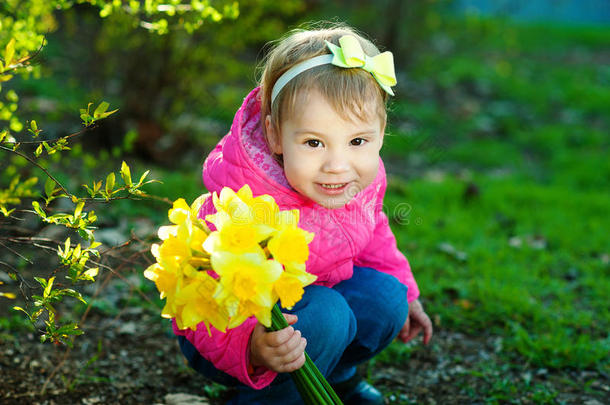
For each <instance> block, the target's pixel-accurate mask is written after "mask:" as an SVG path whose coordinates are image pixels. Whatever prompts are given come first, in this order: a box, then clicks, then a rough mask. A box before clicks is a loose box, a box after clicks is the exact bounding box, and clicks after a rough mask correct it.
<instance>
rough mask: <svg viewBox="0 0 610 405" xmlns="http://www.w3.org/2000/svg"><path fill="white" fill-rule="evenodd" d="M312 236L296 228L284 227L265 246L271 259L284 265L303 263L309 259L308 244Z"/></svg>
mask: <svg viewBox="0 0 610 405" xmlns="http://www.w3.org/2000/svg"><path fill="white" fill-rule="evenodd" d="M313 237H314V234H313V233H311V232H307V231H305V230H303V229H301V228H297V227H285V228H283V229H282V230H280V231H278V232H277V233H276V234H275V235H274V236H273V237H272V238H271V240H270V241H269V243H268V244H267V248H269V252H271V254H272V255H273V258H274V259H275V260H277V261H279V262H280V263H282V264H284V265H286V264H291V263H305V262H306V261H307V258H308V257H309V246H308V243H309V242H311V241H312V240H313Z"/></svg>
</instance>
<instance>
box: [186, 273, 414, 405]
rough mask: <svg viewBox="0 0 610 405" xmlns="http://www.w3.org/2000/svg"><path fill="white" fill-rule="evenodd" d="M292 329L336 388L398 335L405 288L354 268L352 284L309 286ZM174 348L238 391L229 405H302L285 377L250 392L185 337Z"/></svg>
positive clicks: (383, 276)
mask: <svg viewBox="0 0 610 405" xmlns="http://www.w3.org/2000/svg"><path fill="white" fill-rule="evenodd" d="M282 311H283V312H289V313H294V314H296V315H297V316H298V317H299V319H298V321H297V323H296V324H295V325H294V327H295V328H296V329H298V330H300V331H301V334H302V335H303V336H304V337H305V338H306V339H307V348H306V351H307V353H308V354H309V356H310V357H311V359H312V360H313V361H314V363H315V364H316V366H317V367H318V368H319V369H320V371H321V372H322V374H324V376H326V377H327V379H328V381H329V382H330V383H331V384H333V383H339V382H343V381H346V380H348V379H349V378H350V377H352V376H353V375H354V374H355V373H356V366H357V365H358V364H360V363H363V362H365V361H367V360H369V359H371V358H372V357H373V356H375V355H376V354H377V353H379V352H380V351H381V350H383V349H384V348H385V347H386V346H387V345H389V344H390V342H391V341H392V340H393V339H394V337H395V336H396V335H397V334H398V332H399V331H400V329H401V328H402V326H403V325H404V323H405V320H406V318H407V313H408V304H407V287H405V286H404V285H403V284H401V283H400V282H399V281H398V280H397V279H396V278H395V277H393V276H390V275H388V274H385V273H381V272H379V271H377V270H374V269H371V268H367V267H356V266H354V275H353V276H352V278H351V279H349V280H345V281H342V282H340V283H339V284H337V285H335V286H334V287H333V288H328V287H322V286H317V285H311V286H308V287H306V288H305V293H304V294H303V298H302V299H301V301H299V302H298V303H297V304H296V305H295V306H294V307H293V309H292V310H291V311H288V310H282ZM178 339H179V343H180V347H181V349H182V352H183V354H184V355H185V357H186V358H187V359H188V361H189V365H190V366H191V367H192V368H194V369H195V370H196V371H197V372H199V373H200V374H203V375H204V376H206V377H208V378H210V379H211V380H213V381H215V382H218V383H220V384H223V385H227V386H232V387H237V390H238V393H237V395H236V396H235V398H233V399H232V400H231V401H230V404H236V405H237V404H295V405H297V404H302V403H303V402H302V401H301V397H300V396H299V393H298V391H297V389H296V386H295V385H294V383H293V382H292V378H290V374H288V373H280V374H278V375H277V377H276V378H275V379H274V380H273V382H272V383H271V384H270V385H269V386H267V387H265V388H263V389H261V390H255V389H253V388H250V387H248V386H246V385H245V384H242V383H241V382H239V381H238V380H237V379H236V378H234V377H231V376H230V375H228V374H226V373H224V372H222V371H220V370H218V369H216V368H215V367H214V365H212V363H210V362H209V361H207V360H206V359H204V358H203V357H202V356H201V355H200V354H199V352H198V351H197V349H195V347H194V346H193V345H192V344H191V343H190V342H189V341H188V340H186V338H184V336H179V337H178Z"/></svg>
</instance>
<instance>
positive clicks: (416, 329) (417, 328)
mask: <svg viewBox="0 0 610 405" xmlns="http://www.w3.org/2000/svg"><path fill="white" fill-rule="evenodd" d="M421 331H422V326H421V325H420V324H415V325H413V326H412V327H411V329H410V330H409V335H408V336H407V342H409V341H411V339H413V338H414V337H415V336H417V335H418V334H419V332H421Z"/></svg>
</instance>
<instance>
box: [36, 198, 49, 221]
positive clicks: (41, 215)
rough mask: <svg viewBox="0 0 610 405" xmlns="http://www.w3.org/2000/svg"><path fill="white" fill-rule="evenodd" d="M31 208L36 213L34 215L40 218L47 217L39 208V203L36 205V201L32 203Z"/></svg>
mask: <svg viewBox="0 0 610 405" xmlns="http://www.w3.org/2000/svg"><path fill="white" fill-rule="evenodd" d="M32 207H34V211H36V213H37V214H38V216H39V217H41V218H46V217H47V214H45V212H44V211H43V210H42V208H40V203H38V201H32Z"/></svg>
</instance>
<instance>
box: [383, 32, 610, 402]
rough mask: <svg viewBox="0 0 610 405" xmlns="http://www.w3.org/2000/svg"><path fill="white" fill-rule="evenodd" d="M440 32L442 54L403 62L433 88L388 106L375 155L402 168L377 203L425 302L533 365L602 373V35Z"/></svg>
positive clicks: (605, 177)
mask: <svg viewBox="0 0 610 405" xmlns="http://www.w3.org/2000/svg"><path fill="white" fill-rule="evenodd" d="M441 35H446V36H448V37H450V38H452V40H453V41H454V48H453V50H452V51H451V53H450V54H448V55H439V54H438V53H435V52H434V51H430V52H428V53H426V52H424V53H423V54H422V55H419V56H418V57H417V58H416V61H415V62H414V64H413V66H412V67H411V68H410V74H411V77H412V79H413V80H414V81H415V83H418V84H421V85H424V84H425V85H426V86H429V87H431V88H434V89H436V92H435V94H436V95H435V96H432V97H429V98H425V97H424V98H418V96H417V94H414V95H413V98H412V99H409V100H399V101H397V102H396V103H395V104H394V105H393V107H392V112H391V123H392V125H391V128H390V132H391V133H392V135H391V136H388V137H386V141H385V143H386V145H385V148H384V151H383V153H384V156H385V158H386V159H387V160H388V162H390V163H389V165H388V166H389V167H390V171H391V168H392V167H394V168H397V170H396V172H397V173H399V174H400V175H406V179H405V178H404V176H403V177H398V176H397V177H394V178H392V179H391V181H390V184H389V187H388V194H387V197H386V206H387V210H388V213H389V215H390V217H391V218H393V219H394V223H393V229H394V231H395V233H396V236H397V239H398V243H399V245H400V247H401V248H402V249H403V250H404V251H405V253H406V254H407V256H408V257H409V259H410V262H411V263H412V267H413V269H414V271H415V275H416V277H417V279H418V282H419V285H420V289H421V291H422V298H423V299H424V300H425V302H426V304H427V310H428V311H429V313H431V314H437V315H439V316H440V319H441V324H442V325H443V326H444V327H448V328H451V329H454V330H459V331H466V332H470V333H477V332H481V331H493V332H494V333H498V334H501V335H504V336H505V342H506V346H507V348H508V349H510V350H512V351H514V352H517V353H519V354H520V355H521V356H524V357H525V358H527V359H528V360H529V361H531V362H532V363H534V364H538V365H541V366H545V367H549V368H561V367H576V368H597V367H599V368H601V369H605V370H606V371H607V370H608V369H609V367H610V363H609V361H608V358H609V355H610V336H609V335H608V332H607V331H608V330H610V310H609V308H608V298H607V297H608V296H610V278H609V277H608V276H609V275H610V264H609V262H608V261H609V259H608V255H609V254H610V250H609V247H610V237H609V236H608V231H607V230H608V229H610V219H609V217H608V215H607V212H608V209H609V208H610V193H609V192H608V191H610V163H609V161H608V159H607V157H608V152H609V149H610V140H609V138H608V129H609V128H610V125H609V124H610V122H609V121H610V118H609V117H608V115H607V108H608V105H610V69H608V67H607V66H608V54H607V52H603V46H604V45H603V44H604V43H608V40H610V30H607V29H598V28H590V27H581V28H576V27H566V28H562V27H559V26H554V27H552V28H549V29H545V28H543V27H541V26H527V25H508V24H507V23H504V22H498V21H493V20H467V21H465V22H464V21H462V22H459V21H450V22H449V23H447V24H446V25H445V26H444V27H443V28H442V30H441ZM541 38H544V40H542V39H541ZM547 44H552V46H548V45H547ZM405 202H406V203H407V204H409V206H410V211H409V212H408V216H407V217H406V220H407V221H404V219H405V218H401V217H400V215H396V214H395V213H393V210H395V209H396V207H400V205H399V204H404V203H405ZM401 220H402V221H401ZM401 222H402V223H401ZM407 222H408V223H407ZM441 243H445V244H446V245H444V246H441V245H440V244H441ZM447 244H448V245H447ZM447 246H450V247H453V250H451V249H447ZM455 251H457V252H463V253H465V257H466V259H465V260H464V259H463V257H461V256H460V255H459V254H456V253H455ZM499 392H500V393H501V392H502V390H501V389H500V390H499ZM536 392H537V393H536V395H540V396H543V397H544V396H545V395H547V394H545V392H543V391H539V392H538V391H536ZM508 395H509V394H508ZM548 395H549V396H552V395H553V394H552V393H548ZM547 399H548V398H547ZM549 400H550V399H549Z"/></svg>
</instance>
